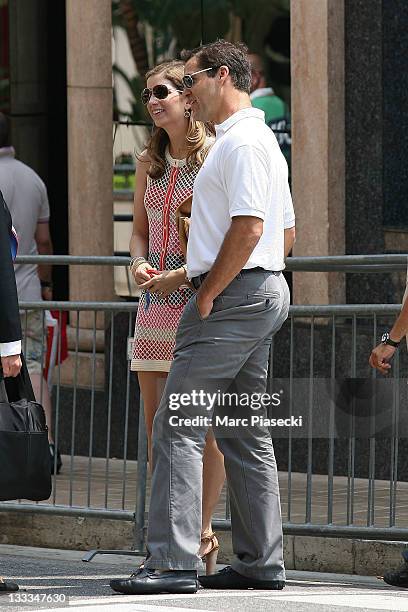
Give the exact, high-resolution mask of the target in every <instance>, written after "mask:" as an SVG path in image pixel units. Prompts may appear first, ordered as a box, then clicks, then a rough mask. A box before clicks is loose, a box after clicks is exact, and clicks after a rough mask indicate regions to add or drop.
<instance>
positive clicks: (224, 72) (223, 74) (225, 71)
mask: <svg viewBox="0 0 408 612" xmlns="http://www.w3.org/2000/svg"><path fill="white" fill-rule="evenodd" d="M228 75H229V68H228V66H220V67H219V68H218V78H219V79H220V80H224V81H225V79H226V78H227V77H228Z"/></svg>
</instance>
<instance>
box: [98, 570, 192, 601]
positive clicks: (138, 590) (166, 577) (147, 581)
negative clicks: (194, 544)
mask: <svg viewBox="0 0 408 612" xmlns="http://www.w3.org/2000/svg"><path fill="white" fill-rule="evenodd" d="M110 586H111V588H112V589H113V590H114V591H117V592H118V593H124V594H125V595H142V594H145V595H150V594H156V593H186V594H190V593H196V592H197V591H198V588H199V584H198V579H197V572H196V571H195V570H177V571H176V570H174V571H169V572H163V573H161V574H156V573H155V570H154V569H149V568H145V567H143V568H141V569H139V570H138V571H137V572H135V573H134V574H131V575H130V576H129V578H115V579H114V580H111V581H110Z"/></svg>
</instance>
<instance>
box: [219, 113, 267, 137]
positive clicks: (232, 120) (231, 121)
mask: <svg viewBox="0 0 408 612" xmlns="http://www.w3.org/2000/svg"><path fill="white" fill-rule="evenodd" d="M249 118H254V119H261V121H263V122H265V113H264V112H263V110H260V109H259V108H253V107H251V106H249V107H248V108H242V109H241V110H239V111H237V112H236V113H234V114H233V115H231V116H230V117H228V119H226V120H225V121H223V122H222V123H219V124H218V125H215V133H216V135H217V138H219V137H220V136H222V135H223V134H225V132H227V131H228V130H229V129H230V128H232V126H233V125H235V124H236V123H238V121H242V119H249Z"/></svg>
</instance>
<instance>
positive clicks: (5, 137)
mask: <svg viewBox="0 0 408 612" xmlns="http://www.w3.org/2000/svg"><path fill="white" fill-rule="evenodd" d="M9 146H10V126H9V120H8V117H7V116H6V115H5V114H4V113H0V149H1V148H3V147H9Z"/></svg>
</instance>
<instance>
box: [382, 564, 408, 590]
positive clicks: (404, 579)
mask: <svg viewBox="0 0 408 612" xmlns="http://www.w3.org/2000/svg"><path fill="white" fill-rule="evenodd" d="M383 580H384V582H386V583H387V584H390V585H391V586H396V587H404V588H406V589H408V563H407V562H404V563H403V564H402V565H401V567H399V568H398V569H396V570H392V571H390V572H386V573H385V574H384V576H383Z"/></svg>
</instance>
